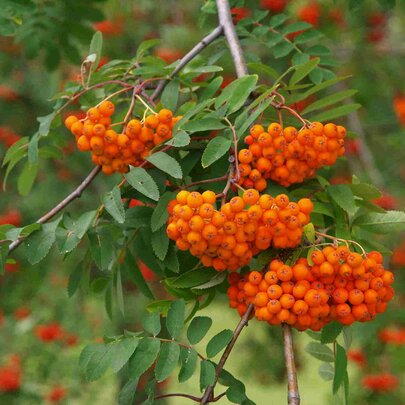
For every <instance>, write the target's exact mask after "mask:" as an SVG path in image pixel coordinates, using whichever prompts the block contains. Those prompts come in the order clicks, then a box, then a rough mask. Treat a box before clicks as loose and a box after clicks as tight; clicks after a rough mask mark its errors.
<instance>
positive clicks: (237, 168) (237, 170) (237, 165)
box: [224, 117, 240, 181]
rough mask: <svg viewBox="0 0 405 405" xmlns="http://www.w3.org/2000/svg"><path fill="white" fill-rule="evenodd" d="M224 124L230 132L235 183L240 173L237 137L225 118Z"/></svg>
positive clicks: (229, 122)
mask: <svg viewBox="0 0 405 405" xmlns="http://www.w3.org/2000/svg"><path fill="white" fill-rule="evenodd" d="M224 119H225V121H226V123H227V124H228V125H229V128H230V129H231V131H232V138H233V155H234V158H235V161H234V165H235V173H234V174H235V177H234V179H235V181H239V179H240V171H239V161H238V136H237V135H236V130H235V127H234V126H233V125H232V122H231V121H229V119H228V118H227V117H225V118H224Z"/></svg>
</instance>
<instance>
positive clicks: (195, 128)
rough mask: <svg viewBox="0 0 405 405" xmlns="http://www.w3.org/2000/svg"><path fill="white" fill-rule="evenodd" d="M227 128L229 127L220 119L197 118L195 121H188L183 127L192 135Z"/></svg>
mask: <svg viewBox="0 0 405 405" xmlns="http://www.w3.org/2000/svg"><path fill="white" fill-rule="evenodd" d="M226 127H227V125H226V124H224V123H223V122H222V121H221V120H220V119H218V118H213V117H205V118H200V119H198V118H197V119H195V120H193V121H188V122H186V123H185V124H184V125H183V129H184V130H185V131H188V132H191V133H193V132H204V131H212V130H214V129H223V128H226Z"/></svg>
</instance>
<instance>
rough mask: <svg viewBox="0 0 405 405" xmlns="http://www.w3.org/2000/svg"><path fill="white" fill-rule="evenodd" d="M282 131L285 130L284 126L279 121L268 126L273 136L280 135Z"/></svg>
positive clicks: (268, 130)
mask: <svg viewBox="0 0 405 405" xmlns="http://www.w3.org/2000/svg"><path fill="white" fill-rule="evenodd" d="M282 131H283V128H282V126H281V125H280V124H279V123H277V122H273V123H272V124H270V125H269V127H268V128H267V132H268V133H269V134H270V135H271V136H273V137H276V136H279V135H280V134H281V133H282Z"/></svg>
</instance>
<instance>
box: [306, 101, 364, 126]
mask: <svg viewBox="0 0 405 405" xmlns="http://www.w3.org/2000/svg"><path fill="white" fill-rule="evenodd" d="M360 107H361V104H355V103H353V104H345V105H342V106H340V107H336V108H333V109H331V110H328V111H325V112H323V113H320V114H318V115H315V116H312V115H311V121H321V122H323V121H329V120H332V119H335V118H339V117H343V116H345V115H349V114H350V113H352V112H353V111H356V110H358V109H359V108H360Z"/></svg>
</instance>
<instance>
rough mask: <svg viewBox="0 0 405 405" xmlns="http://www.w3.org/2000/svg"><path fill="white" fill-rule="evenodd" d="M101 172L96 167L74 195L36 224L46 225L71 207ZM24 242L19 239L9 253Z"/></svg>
mask: <svg viewBox="0 0 405 405" xmlns="http://www.w3.org/2000/svg"><path fill="white" fill-rule="evenodd" d="M100 170H101V166H96V167H95V168H94V169H93V170H92V171H91V172H90V173H89V174H88V176H87V177H86V178H85V179H84V180H83V181H82V182H81V183H80V185H79V186H78V187H77V188H76V189H75V190H74V191H73V192H72V193H70V194H69V195H68V196H67V197H66V198H64V199H63V200H62V201H61V202H60V203H59V204H58V205H56V206H55V207H53V208H52V209H51V210H50V211H48V212H47V213H46V214H45V215H43V216H42V217H41V218H39V219H38V221H36V222H37V223H38V224H44V223H46V222H48V221H49V220H50V219H51V218H53V217H54V216H55V215H56V214H58V213H59V212H61V211H62V210H63V209H64V208H65V207H66V206H67V205H69V204H70V203H71V202H72V201H73V200H75V199H76V198H79V197H80V196H81V195H82V192H83V191H84V190H85V189H86V188H87V187H88V186H89V185H90V183H91V182H92V181H93V180H94V178H95V177H96V176H97V175H98V173H99V172H100ZM22 241H23V239H17V240H16V241H14V242H13V243H11V244H10V246H9V248H8V252H9V253H11V252H12V251H13V250H14V249H16V248H17V247H18V246H20V244H21V243H22Z"/></svg>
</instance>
